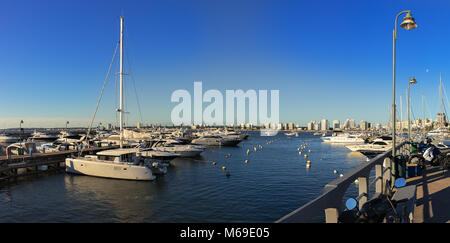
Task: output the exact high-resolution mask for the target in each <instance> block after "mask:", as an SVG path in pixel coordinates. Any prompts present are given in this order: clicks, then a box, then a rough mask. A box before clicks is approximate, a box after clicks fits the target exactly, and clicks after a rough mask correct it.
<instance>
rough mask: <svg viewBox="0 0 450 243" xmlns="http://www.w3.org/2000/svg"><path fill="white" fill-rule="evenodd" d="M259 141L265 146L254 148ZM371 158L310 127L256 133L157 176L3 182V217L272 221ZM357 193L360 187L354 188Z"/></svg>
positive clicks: (1, 219) (24, 219)
mask: <svg viewBox="0 0 450 243" xmlns="http://www.w3.org/2000/svg"><path fill="white" fill-rule="evenodd" d="M268 142H271V143H269V144H268ZM305 142H306V143H308V144H309V145H308V146H307V148H306V151H307V150H308V149H311V152H310V153H308V156H309V157H308V160H311V163H312V165H311V168H309V169H307V168H306V159H305V158H304V157H303V155H302V156H299V154H298V151H297V148H298V147H299V146H300V145H301V144H304V143H305ZM258 145H262V146H263V149H262V150H260V149H259V148H258V151H257V152H254V151H253V147H257V146H258ZM248 148H249V149H251V153H250V154H249V156H247V155H246V153H245V152H246V150H247V149H248ZM304 151H305V149H304ZM227 154H231V157H230V158H228V159H227V158H225V156H226V155H227ZM245 159H249V163H248V164H246V163H244V160H245ZM211 161H216V162H217V165H215V166H213V165H212V163H211ZM364 161H366V158H365V157H363V156H362V155H359V154H353V153H351V154H349V150H347V149H346V148H345V147H343V146H340V145H330V144H324V143H321V140H320V137H319V136H313V135H312V134H310V133H300V136H299V137H291V138H289V137H287V136H285V135H284V134H278V135H277V136H275V137H261V136H259V133H251V135H250V136H249V138H248V140H245V141H244V142H242V143H240V144H239V146H238V147H223V148H211V149H209V150H207V151H205V152H204V153H203V154H202V157H200V158H196V159H176V160H173V161H172V164H173V166H172V167H170V168H169V171H168V173H167V174H166V175H164V176H161V177H158V178H157V180H155V181H153V182H136V181H124V180H113V179H103V178H96V177H90V176H81V175H70V174H65V173H53V174H49V175H41V176H37V177H32V178H28V179H24V180H19V181H18V182H16V183H10V184H9V185H7V186H6V185H4V186H2V187H1V188H0V222H193V223H195V222H205V223H206V222H273V221H275V220H277V219H279V218H280V217H282V216H284V215H285V214H287V213H289V212H290V211H292V210H294V209H296V208H298V207H299V206H301V205H303V204H305V203H306V202H308V201H310V200H311V199H314V198H315V197H316V196H318V195H319V194H320V192H321V191H322V189H323V186H324V185H325V184H327V183H328V182H330V181H332V180H334V179H336V178H337V177H338V175H339V173H343V174H344V173H346V172H348V171H350V170H351V169H353V168H355V167H356V166H357V165H358V164H360V163H362V162H364ZM223 165H225V166H226V167H227V171H229V172H230V173H231V176H230V177H227V176H226V175H225V172H224V171H222V169H221V167H222V166H223ZM335 169H336V170H338V171H339V173H338V174H334V173H333V170H335ZM352 193H356V186H351V187H350V189H349V193H348V194H352ZM318 220H320V218H319V219H318Z"/></svg>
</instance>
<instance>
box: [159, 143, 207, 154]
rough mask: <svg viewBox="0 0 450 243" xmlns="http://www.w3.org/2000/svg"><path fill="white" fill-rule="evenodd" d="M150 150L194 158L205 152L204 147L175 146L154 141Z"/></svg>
mask: <svg viewBox="0 0 450 243" xmlns="http://www.w3.org/2000/svg"><path fill="white" fill-rule="evenodd" d="M152 148H153V149H155V150H159V151H163V152H169V153H174V154H178V155H179V156H180V157H195V156H198V155H200V154H201V153H202V152H203V151H205V149H206V147H204V146H198V145H176V144H171V143H167V142H166V141H163V140H161V141H156V142H155V143H154V144H153V145H152Z"/></svg>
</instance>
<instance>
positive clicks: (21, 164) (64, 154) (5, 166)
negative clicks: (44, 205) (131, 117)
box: [0, 146, 119, 181]
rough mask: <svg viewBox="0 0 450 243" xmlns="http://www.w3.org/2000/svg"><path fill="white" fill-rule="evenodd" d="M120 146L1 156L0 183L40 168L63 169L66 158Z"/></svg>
mask: <svg viewBox="0 0 450 243" xmlns="http://www.w3.org/2000/svg"><path fill="white" fill-rule="evenodd" d="M118 147H119V146H110V147H91V148H84V149H82V150H80V151H77V150H65V151H59V152H51V153H34V154H32V156H30V155H12V156H0V181H2V180H8V179H11V178H16V177H18V176H24V175H29V174H35V173H37V172H39V169H38V167H39V166H43V165H45V166H48V167H53V168H62V167H64V166H62V165H61V163H64V162H65V159H66V158H69V157H72V156H77V155H78V154H79V153H81V155H85V154H95V153H96V152H99V151H102V150H106V149H114V148H118Z"/></svg>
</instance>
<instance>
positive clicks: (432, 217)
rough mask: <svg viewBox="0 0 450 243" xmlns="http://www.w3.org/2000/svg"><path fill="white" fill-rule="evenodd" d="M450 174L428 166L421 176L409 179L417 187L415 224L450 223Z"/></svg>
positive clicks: (409, 182) (410, 183)
mask: <svg viewBox="0 0 450 243" xmlns="http://www.w3.org/2000/svg"><path fill="white" fill-rule="evenodd" d="M449 175H450V172H449V171H448V170H442V169H441V168H440V167H430V166H427V168H426V170H425V171H424V172H423V174H422V175H421V176H417V177H413V178H410V179H408V185H416V186H417V195H416V197H417V199H416V205H415V207H414V223H450V207H449V204H448V200H449V199H450V187H449V185H450V177H449Z"/></svg>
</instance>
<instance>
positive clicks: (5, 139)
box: [0, 134, 20, 144]
mask: <svg viewBox="0 0 450 243" xmlns="http://www.w3.org/2000/svg"><path fill="white" fill-rule="evenodd" d="M19 140H20V138H18V137H15V136H11V135H7V134H0V144H5V143H15V142H18V141H19Z"/></svg>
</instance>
